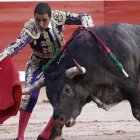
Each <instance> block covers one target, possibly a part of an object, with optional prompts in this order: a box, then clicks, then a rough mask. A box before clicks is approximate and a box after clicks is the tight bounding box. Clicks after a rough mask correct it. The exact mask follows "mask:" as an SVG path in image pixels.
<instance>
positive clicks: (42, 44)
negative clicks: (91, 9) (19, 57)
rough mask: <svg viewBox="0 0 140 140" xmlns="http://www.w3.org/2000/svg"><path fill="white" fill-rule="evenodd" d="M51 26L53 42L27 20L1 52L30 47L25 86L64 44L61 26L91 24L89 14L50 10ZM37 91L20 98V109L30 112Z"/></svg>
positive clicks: (31, 81)
mask: <svg viewBox="0 0 140 140" xmlns="http://www.w3.org/2000/svg"><path fill="white" fill-rule="evenodd" d="M50 23H51V27H52V30H53V33H54V39H55V40H54V42H53V43H52V41H51V40H50V38H49V35H48V32H46V31H42V32H41V31H40V30H39V29H38V27H37V26H36V23H35V20H34V19H30V20H29V21H27V22H26V23H25V25H24V27H23V29H22V31H21V33H20V35H19V37H18V38H17V40H16V41H15V42H13V43H12V44H10V45H8V46H7V47H6V49H5V50H4V51H3V52H2V53H4V54H7V55H11V56H14V55H16V54H17V53H18V52H20V50H22V49H23V48H24V47H25V46H26V45H27V44H29V45H30V47H31V49H32V55H31V57H30V58H29V60H28V62H27V65H26V71H25V73H26V75H25V87H29V86H31V85H32V84H33V83H34V82H36V81H37V80H39V78H40V73H41V72H42V67H43V65H44V64H45V63H47V62H48V61H49V59H50V58H51V57H52V56H53V55H54V54H55V52H56V50H58V49H60V48H61V47H62V46H63V45H64V43H65V42H64V37H63V33H62V31H63V26H64V25H65V24H67V25H83V26H85V27H88V26H93V21H92V18H91V16H90V15H87V14H83V13H80V14H75V13H70V12H64V11H58V10H55V11H52V15H51V21H50ZM39 91H40V89H38V90H35V91H34V92H33V93H32V94H30V95H26V96H25V97H23V99H22V103H21V109H23V110H26V111H28V112H32V110H33V108H34V106H35V104H36V102H37V99H38V95H39Z"/></svg>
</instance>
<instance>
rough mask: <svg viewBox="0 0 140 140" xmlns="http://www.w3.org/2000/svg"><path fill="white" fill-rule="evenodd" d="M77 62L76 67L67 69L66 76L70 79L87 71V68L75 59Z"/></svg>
mask: <svg viewBox="0 0 140 140" xmlns="http://www.w3.org/2000/svg"><path fill="white" fill-rule="evenodd" d="M73 61H74V63H75V65H76V66H75V67H72V68H69V69H67V70H66V76H67V77H68V78H70V79H72V78H73V77H75V76H76V75H80V74H85V73H86V69H85V68H84V67H82V66H80V65H79V64H78V63H77V62H76V60H74V59H73Z"/></svg>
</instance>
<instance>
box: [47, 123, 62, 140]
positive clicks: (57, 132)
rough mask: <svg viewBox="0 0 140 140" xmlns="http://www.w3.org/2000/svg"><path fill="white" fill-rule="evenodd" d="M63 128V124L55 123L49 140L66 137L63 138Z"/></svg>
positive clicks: (58, 139)
mask: <svg viewBox="0 0 140 140" xmlns="http://www.w3.org/2000/svg"><path fill="white" fill-rule="evenodd" d="M62 129H63V125H57V124H55V126H54V127H53V129H52V132H51V135H50V137H49V140H64V139H61V136H62Z"/></svg>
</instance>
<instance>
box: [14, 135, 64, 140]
mask: <svg viewBox="0 0 140 140" xmlns="http://www.w3.org/2000/svg"><path fill="white" fill-rule="evenodd" d="M15 140H18V139H15ZM37 140H46V139H44V138H42V137H41V136H40V135H39V136H38V137H37ZM48 140H65V139H61V137H55V138H54V139H52V138H49V139H48Z"/></svg>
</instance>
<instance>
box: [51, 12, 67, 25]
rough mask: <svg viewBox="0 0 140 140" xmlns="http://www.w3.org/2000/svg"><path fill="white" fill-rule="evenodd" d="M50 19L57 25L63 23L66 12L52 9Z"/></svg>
mask: <svg viewBox="0 0 140 140" xmlns="http://www.w3.org/2000/svg"><path fill="white" fill-rule="evenodd" d="M51 20H52V21H53V22H54V23H55V24H57V25H64V24H65V20H66V13H65V12H63V11H59V10H55V11H52V15H51Z"/></svg>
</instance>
